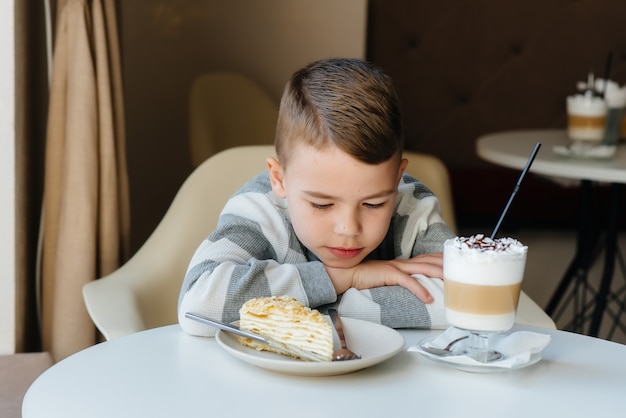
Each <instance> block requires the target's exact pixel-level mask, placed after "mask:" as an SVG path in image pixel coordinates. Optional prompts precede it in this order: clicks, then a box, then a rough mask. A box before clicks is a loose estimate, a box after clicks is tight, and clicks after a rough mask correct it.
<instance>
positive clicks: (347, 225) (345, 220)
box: [335, 211, 361, 235]
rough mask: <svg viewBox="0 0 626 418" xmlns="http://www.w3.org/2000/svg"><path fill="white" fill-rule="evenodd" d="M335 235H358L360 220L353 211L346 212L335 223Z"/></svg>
mask: <svg viewBox="0 0 626 418" xmlns="http://www.w3.org/2000/svg"><path fill="white" fill-rule="evenodd" d="M335 233H336V234H338V235H359V234H360V233H361V220H360V219H359V216H358V214H357V213H355V212H354V211H346V212H345V213H343V214H342V215H341V216H340V217H339V218H338V219H337V220H336V222H335Z"/></svg>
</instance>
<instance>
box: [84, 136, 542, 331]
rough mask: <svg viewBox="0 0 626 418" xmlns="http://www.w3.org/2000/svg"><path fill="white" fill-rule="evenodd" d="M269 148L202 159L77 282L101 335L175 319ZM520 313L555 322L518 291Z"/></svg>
mask: <svg viewBox="0 0 626 418" xmlns="http://www.w3.org/2000/svg"><path fill="white" fill-rule="evenodd" d="M270 155H275V154H274V147H273V146H271V145H256V146H243V147H235V148H229V149H226V150H224V151H221V152H219V153H217V154H215V155H213V156H212V157H210V158H209V159H207V160H206V161H205V162H204V163H202V164H201V165H200V166H199V167H198V168H197V169H196V170H195V171H194V172H193V173H192V174H191V175H190V176H189V178H188V179H187V180H186V181H185V183H184V184H183V185H182V187H181V188H180V190H179V191H178V193H177V194H176V196H175V197H174V200H173V202H172V204H171V206H170V208H169V209H168V211H167V212H166V214H165V215H164V217H163V219H162V220H161V222H160V223H159V225H158V226H157V227H156V229H155V230H154V232H153V233H152V235H151V236H150V237H149V238H148V240H147V241H146V242H145V243H144V245H143V246H142V247H141V248H140V249H139V250H138V251H137V253H136V254H135V255H134V256H133V257H132V258H131V259H130V260H128V262H126V263H125V264H124V265H123V266H121V267H120V268H119V269H118V270H116V271H115V272H113V273H111V274H109V275H108V276H105V277H102V278H100V279H98V280H95V281H93V282H90V283H88V284H86V285H85V286H84V287H83V296H84V300H85V304H86V307H87V311H88V312H89V315H90V316H91V318H92V320H93V322H94V324H95V325H96V327H97V328H98V329H99V330H100V332H101V333H102V335H103V336H104V337H105V338H106V339H107V340H110V339H113V338H117V337H121V336H124V335H128V334H132V333H134V332H138V331H142V330H145V329H149V328H155V327H159V326H163V325H169V324H174V323H176V322H177V320H178V318H177V312H176V309H177V303H178V294H179V292H180V286H181V284H182V280H183V277H184V275H185V272H186V269H187V266H188V263H189V260H190V259H191V256H192V255H193V253H194V251H195V250H196V248H197V247H198V245H199V244H200V242H201V241H202V240H203V239H204V238H206V237H207V236H208V234H209V233H210V232H211V231H212V230H213V229H214V228H215V225H216V222H217V218H218V216H219V213H220V212H221V210H222V208H223V206H224V204H225V203H226V201H227V199H228V198H229V197H230V195H231V194H232V193H233V192H234V191H235V190H237V189H238V188H239V187H240V186H241V185H243V184H244V183H245V182H246V181H247V180H248V179H250V178H251V177H253V176H254V175H255V174H258V173H260V172H261V171H263V170H264V169H266V166H265V157H266V156H270ZM410 158H413V157H412V156H411V157H410ZM412 161H413V159H412ZM419 161H420V163H419V164H415V165H414V166H413V167H412V168H411V173H414V175H416V176H417V177H418V178H423V179H424V182H425V183H426V184H427V185H428V186H430V187H431V188H432V189H433V190H434V191H435V192H436V193H441V194H442V196H443V195H446V196H447V195H449V186H446V184H447V183H446V182H443V183H442V184H441V185H440V186H435V184H436V183H435V182H436V181H437V179H438V178H437V177H435V178H434V179H433V180H431V179H430V177H429V176H430V175H431V174H432V172H433V171H434V170H439V169H440V167H439V168H435V169H433V168H432V167H433V166H432V165H431V164H430V162H432V161H433V159H431V158H425V159H421V160H419ZM444 168H445V167H444ZM431 181H432V183H431V184H429V182H431ZM439 187H443V188H439ZM444 204H447V203H445V201H444ZM519 321H520V322H522V323H528V324H531V325H537V326H544V327H551V328H554V322H552V320H551V319H550V318H549V317H548V316H547V315H546V314H545V313H544V312H543V311H542V310H541V308H539V306H537V305H536V304H535V303H534V302H533V301H532V300H530V299H529V298H528V297H527V296H526V295H525V294H523V295H522V299H521V301H520V309H519Z"/></svg>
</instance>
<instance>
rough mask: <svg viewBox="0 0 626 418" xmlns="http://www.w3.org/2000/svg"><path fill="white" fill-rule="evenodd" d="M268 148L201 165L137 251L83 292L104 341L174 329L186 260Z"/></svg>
mask: <svg viewBox="0 0 626 418" xmlns="http://www.w3.org/2000/svg"><path fill="white" fill-rule="evenodd" d="M274 155H275V153H274V147H273V146H272V145H257V146H245V147H237V148H230V149H227V150H224V151H222V152H219V153H217V154H215V155H213V156H212V157H210V158H209V159H207V160H206V161H205V162H204V163H202V164H201V165H200V166H199V167H198V168H196V169H195V170H194V172H193V173H192V174H191V175H190V176H189V177H188V178H187V180H186V181H185V182H184V183H183V185H182V186H181V188H180V190H179V191H178V193H177V194H176V196H175V197H174V200H173V201H172V204H171V206H170V207H169V209H168V211H167V212H166V214H165V215H164V217H163V219H162V220H161V222H160V223H159V225H158V226H157V227H156V229H155V230H154V232H153V233H152V234H151V235H150V237H149V238H148V239H147V240H146V242H145V243H144V244H143V245H142V247H141V248H140V249H139V250H138V251H137V252H136V253H135V255H133V257H132V258H131V259H130V260H128V261H127V262H126V263H125V264H124V265H123V266H121V267H120V268H119V269H118V270H116V271H115V272H113V273H111V274H110V275H108V276H106V277H102V278H100V279H98V280H95V281H93V282H90V283H88V284H86V285H85V286H84V287H83V296H84V300H85V304H86V307H87V311H88V313H89V315H90V316H91V318H92V320H93V322H94V323H95V325H96V326H97V327H98V329H99V330H100V332H102V334H103V335H104V337H105V338H106V339H107V340H109V339H112V338H115V337H120V336H123V335H127V334H131V333H133V332H137V331H141V330H144V329H149V328H154V327H158V326H162V325H168V324H173V323H176V321H177V314H176V309H177V303H178V294H179V292H180V286H181V284H182V280H183V277H184V275H185V272H186V269H187V266H188V263H189V260H190V259H191V256H192V255H193V253H194V251H195V250H196V248H197V247H198V245H199V244H200V242H202V240H203V239H204V238H206V237H207V236H208V234H209V233H210V232H211V231H212V230H213V229H215V225H216V223H217V218H218V216H219V213H220V212H221V210H222V208H223V207H224V205H225V204H226V201H227V200H228V198H229V197H230V195H231V194H232V193H234V192H235V191H236V190H237V189H238V188H239V187H240V186H242V185H243V184H244V183H245V182H246V181H247V180H249V179H250V178H252V177H253V176H254V175H256V174H258V173H260V172H262V171H263V170H265V169H266V168H267V167H266V165H265V157H266V156H274Z"/></svg>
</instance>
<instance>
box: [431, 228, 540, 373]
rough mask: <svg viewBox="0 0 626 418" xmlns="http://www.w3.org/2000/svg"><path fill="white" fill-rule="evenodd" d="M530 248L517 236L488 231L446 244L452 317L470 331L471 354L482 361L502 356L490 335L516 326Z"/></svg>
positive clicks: (446, 280) (446, 281) (448, 310)
mask: <svg viewBox="0 0 626 418" xmlns="http://www.w3.org/2000/svg"><path fill="white" fill-rule="evenodd" d="M527 252H528V247H527V246H525V245H523V244H522V243H521V242H519V241H517V240H515V239H513V238H497V239H494V240H492V239H491V238H489V237H486V236H484V235H482V234H477V235H472V236H471V237H456V238H452V239H449V240H447V241H445V242H444V245H443V276H444V292H445V306H446V318H447V320H448V322H449V323H450V325H452V326H454V327H457V328H461V329H465V330H468V331H470V338H469V342H468V349H467V351H468V353H467V354H468V356H470V357H472V358H474V359H475V360H478V361H480V362H488V361H494V360H497V359H500V358H501V357H502V355H501V354H500V353H498V352H496V351H494V350H491V349H489V335H490V334H492V333H495V332H505V331H508V330H510V329H511V328H512V327H513V324H514V322H515V315H516V312H517V304H518V302H519V295H520V291H521V288H522V279H523V278H524V270H525V268H526V254H527Z"/></svg>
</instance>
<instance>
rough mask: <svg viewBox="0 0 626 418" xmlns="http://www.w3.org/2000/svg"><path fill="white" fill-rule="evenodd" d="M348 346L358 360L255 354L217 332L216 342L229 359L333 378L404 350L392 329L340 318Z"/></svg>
mask: <svg viewBox="0 0 626 418" xmlns="http://www.w3.org/2000/svg"><path fill="white" fill-rule="evenodd" d="M341 321H342V323H343V327H344V333H345V335H346V341H347V343H348V347H349V348H350V349H351V350H352V351H354V352H356V353H358V354H359V355H361V358H360V359H359V360H349V361H329V362H325V361H323V362H310V361H302V360H297V359H292V358H290V357H287V356H282V355H280V354H276V353H271V352H267V351H258V350H255V349H253V348H250V347H245V346H243V345H241V344H239V343H238V342H237V336H235V335H233V334H231V333H229V332H225V331H222V330H219V331H217V334H215V339H216V340H217V343H218V344H219V345H220V346H221V347H222V348H224V350H226V351H227V352H228V353H230V354H232V355H233V356H235V357H237V358H239V359H241V360H243V361H245V362H247V363H250V364H253V365H255V366H257V367H261V368H263V369H267V370H271V371H273V372H278V373H283V374H291V375H301V376H333V375H339V374H345V373H351V372H355V371H357V370H361V369H364V368H366V367H370V366H373V365H375V364H378V363H381V362H383V361H385V360H387V359H389V358H391V357H393V356H395V355H396V354H398V353H399V352H400V351H401V350H402V348H403V347H404V337H403V336H402V335H401V334H400V333H399V332H398V331H396V330H395V329H392V328H389V327H386V326H383V325H379V324H375V323H373V322H368V321H362V320H359V319H353V318H341Z"/></svg>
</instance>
